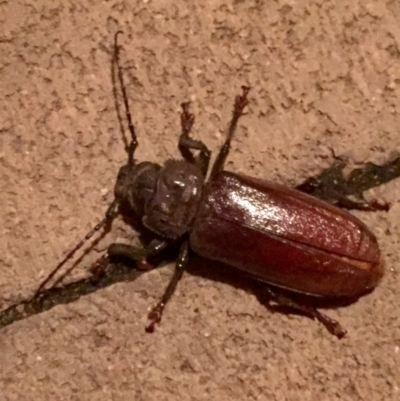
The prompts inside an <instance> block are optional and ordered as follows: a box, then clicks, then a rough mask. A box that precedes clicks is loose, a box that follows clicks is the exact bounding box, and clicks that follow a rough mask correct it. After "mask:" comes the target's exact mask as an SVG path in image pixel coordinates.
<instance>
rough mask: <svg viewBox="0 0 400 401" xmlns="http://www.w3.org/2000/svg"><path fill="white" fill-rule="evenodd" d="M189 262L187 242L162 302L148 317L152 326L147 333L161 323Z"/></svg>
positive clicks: (149, 326) (181, 251) (147, 328)
mask: <svg viewBox="0 0 400 401" xmlns="http://www.w3.org/2000/svg"><path fill="white" fill-rule="evenodd" d="M188 260H189V242H188V241H185V242H183V243H182V245H181V249H180V252H179V256H178V260H177V262H176V266H175V271H174V274H173V275H172V278H171V280H170V282H169V283H168V286H167V288H166V290H165V292H164V295H163V296H162V298H161V300H160V302H159V303H158V304H157V305H156V306H155V307H154V308H153V309H152V310H151V311H150V313H149V315H148V318H149V320H150V324H149V325H148V326H147V327H146V332H148V333H152V332H153V331H154V328H155V325H156V324H158V323H160V321H161V317H162V314H163V311H164V308H165V305H166V304H167V302H168V301H169V300H170V298H171V296H172V294H173V293H174V292H175V289H176V286H177V284H178V282H179V280H180V279H181V277H182V274H183V272H184V270H185V268H186V265H187V262H188Z"/></svg>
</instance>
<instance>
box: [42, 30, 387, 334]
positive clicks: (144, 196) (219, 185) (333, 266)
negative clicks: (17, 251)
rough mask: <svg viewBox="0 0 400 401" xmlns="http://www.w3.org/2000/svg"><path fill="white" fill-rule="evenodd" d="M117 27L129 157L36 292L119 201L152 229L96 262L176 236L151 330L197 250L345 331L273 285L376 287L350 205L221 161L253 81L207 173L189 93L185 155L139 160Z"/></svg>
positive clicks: (337, 289) (369, 251) (354, 293)
mask: <svg viewBox="0 0 400 401" xmlns="http://www.w3.org/2000/svg"><path fill="white" fill-rule="evenodd" d="M120 33H121V31H119V32H117V33H116V34H115V41H114V45H115V47H114V59H113V62H114V63H115V64H116V66H117V70H118V82H119V86H120V89H121V92H122V98H123V102H124V108H125V114H126V119H127V121H128V127H129V132H130V135H131V141H130V144H129V146H128V149H127V153H128V160H127V162H126V164H125V165H124V166H122V167H121V168H120V170H119V173H118V177H117V180H116V184H115V188H114V193H115V199H114V200H113V202H112V203H111V204H110V206H109V207H108V210H107V212H106V215H105V218H104V219H103V220H102V221H101V222H99V223H98V224H97V225H96V226H95V227H94V228H93V229H92V230H91V231H90V232H89V233H88V234H87V235H86V236H85V237H84V238H83V239H82V240H81V241H80V242H79V243H78V244H77V245H76V246H75V247H74V248H73V249H72V250H71V251H70V252H68V254H67V255H66V256H65V258H64V259H63V260H62V261H61V262H60V263H59V264H58V265H57V267H56V268H55V269H54V270H53V271H52V272H51V273H50V275H49V276H48V277H47V278H46V279H45V280H44V281H43V282H42V283H41V284H40V286H39V288H38V290H37V292H36V294H35V296H38V295H39V293H40V292H41V290H42V289H43V288H44V286H45V285H46V283H47V282H48V281H49V280H50V279H51V278H52V277H53V276H54V275H55V274H56V272H57V271H58V270H59V269H60V268H61V267H62V266H63V265H64V264H65V262H66V261H68V260H69V259H70V258H72V256H73V255H74V253H75V252H76V251H77V250H78V249H79V248H81V247H82V245H83V244H84V243H85V242H86V241H87V240H88V239H90V238H91V237H92V236H93V235H94V234H95V233H96V232H97V231H99V230H100V229H101V228H103V227H104V226H106V225H107V224H109V223H110V222H111V221H112V220H113V219H114V218H115V217H116V216H117V215H118V214H119V213H121V210H122V205H125V206H127V207H128V209H129V210H130V213H134V214H135V215H136V216H138V217H139V218H140V220H141V223H142V224H143V226H144V227H146V228H147V229H148V230H150V231H151V232H152V233H153V234H154V239H153V240H152V241H151V242H150V244H149V245H148V246H147V247H145V248H143V247H138V246H131V245H126V244H112V245H110V247H109V248H108V251H107V252H106V254H105V255H104V256H102V257H101V258H100V260H99V261H98V262H97V263H96V267H97V268H99V269H101V267H102V266H104V265H105V264H106V263H108V260H109V258H110V257H112V256H115V255H123V256H125V257H128V258H130V259H132V260H134V261H135V262H136V263H137V266H138V267H139V268H143V269H146V268H149V266H150V265H149V264H148V263H147V261H148V260H151V259H152V258H154V257H155V256H156V255H158V254H159V253H160V252H161V251H163V250H164V249H165V248H167V247H169V246H170V245H172V244H177V243H178V244H180V251H179V256H178V259H177V262H176V266H175V271H174V274H173V276H172V279H171V281H170V282H169V284H168V286H167V288H166V290H165V293H164V295H163V296H162V298H161V300H160V302H159V303H158V304H157V305H156V306H155V307H154V308H153V309H152V310H151V312H150V314H149V319H150V325H149V326H148V327H147V331H153V330H154V327H155V324H157V323H159V322H160V320H161V317H162V313H163V310H164V307H165V305H166V303H167V302H168V300H169V299H170V297H171V296H172V294H173V292H174V290H175V288H176V286H177V283H178V281H179V280H180V278H181V277H182V274H183V272H184V270H185V267H186V265H187V262H188V258H189V254H190V252H191V250H193V251H194V252H196V253H198V254H200V255H201V256H204V257H206V258H209V259H212V260H216V261H219V262H223V263H225V264H228V265H230V266H232V267H233V268H236V269H239V270H242V271H244V272H246V273H248V274H250V275H251V276H253V277H254V278H255V279H257V280H260V281H263V282H266V283H267V284H268V285H266V287H265V291H266V293H267V294H268V296H269V297H270V299H271V300H273V301H275V302H276V303H278V304H281V305H286V306H290V307H291V308H294V309H297V310H299V311H301V312H302V313H305V314H307V315H309V316H311V317H313V318H316V319H318V320H319V321H320V322H322V323H323V324H324V325H325V326H326V327H327V329H328V330H329V331H330V332H331V333H333V334H335V335H336V336H337V337H339V338H341V337H342V336H343V335H344V334H345V333H346V332H345V330H344V329H343V328H342V327H341V325H340V324H339V323H338V322H336V321H335V320H333V319H331V318H329V317H328V316H326V315H324V314H322V313H321V312H319V311H318V310H316V309H315V308H314V307H311V306H306V305H303V304H301V303H298V302H296V301H294V300H293V299H292V298H291V297H290V296H289V297H288V296H286V295H282V294H281V293H280V291H279V290H278V289H279V288H283V289H285V290H288V291H289V293H290V292H294V293H295V292H297V293H303V294H307V295H312V296H315V297H330V298H342V297H358V296H360V295H362V294H363V293H365V292H367V291H369V290H371V289H372V288H374V287H375V286H376V285H377V283H378V282H379V280H380V278H381V277H382V275H383V267H382V263H381V260H380V251H379V247H378V244H377V240H376V238H375V236H374V235H373V234H372V233H371V231H370V230H369V229H368V228H367V227H366V226H365V225H364V224H363V223H362V222H361V221H359V220H358V219H357V218H355V217H354V216H353V215H351V214H350V213H348V212H346V211H342V210H340V209H339V208H337V207H335V206H333V205H331V204H328V203H326V202H324V201H322V200H320V199H317V198H314V197H312V196H309V195H306V194H304V193H303V192H301V191H300V190H296V189H289V188H286V187H283V186H280V185H277V184H272V183H270V182H267V181H264V180H260V179H255V178H251V177H247V176H243V175H239V174H235V173H231V172H227V171H224V170H223V168H224V164H225V160H226V158H227V156H228V153H229V149H230V145H231V140H232V138H233V135H234V133H235V130H236V127H237V123H238V120H239V118H240V117H241V116H242V115H243V110H244V108H245V107H246V105H247V103H248V100H247V96H248V93H249V88H248V87H245V86H243V87H242V93H241V95H239V96H237V97H236V99H235V102H234V107H233V114H232V119H231V122H230V124H229V127H228V129H227V135H226V139H225V142H224V144H223V145H222V147H221V149H220V151H219V153H218V155H217V158H216V161H215V162H214V165H213V166H212V169H211V172H210V174H209V179H208V181H207V182H206V174H207V171H208V166H209V162H210V154H211V153H210V151H209V150H208V149H207V147H206V145H204V143H203V142H201V141H198V140H195V139H193V138H192V137H191V136H190V133H191V129H192V126H193V123H194V116H193V114H191V113H190V111H189V103H188V102H187V103H182V105H181V106H182V113H181V127H182V133H181V135H180V137H179V142H178V147H179V150H180V152H181V153H182V156H183V158H184V160H178V161H177V160H167V161H166V162H165V163H164V164H163V165H159V164H155V163H150V162H141V163H136V161H135V160H134V153H135V150H136V148H137V146H138V141H137V138H136V133H135V127H134V125H133V123H132V117H131V113H130V110H129V102H128V97H127V93H126V89H125V85H124V78H123V75H122V70H121V67H120V60H119V45H118V35H119V34H120ZM194 151H197V152H198V154H195V152H194ZM310 185H311V182H308V184H307V185H303V186H299V187H298V188H299V189H302V190H307V189H309V187H310ZM336 201H339V202H341V203H345V204H346V206H347V207H357V208H359V209H363V210H376V209H386V208H387V206H386V205H379V204H377V203H370V204H361V203H357V202H354V201H351V200H350V199H347V198H344V197H343V196H340V195H339V196H338V198H337V199H336Z"/></svg>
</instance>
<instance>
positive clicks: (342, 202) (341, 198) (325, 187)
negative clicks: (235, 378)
mask: <svg viewBox="0 0 400 401" xmlns="http://www.w3.org/2000/svg"><path fill="white" fill-rule="evenodd" d="M296 189H298V190H299V191H302V192H306V193H308V194H310V195H313V196H315V197H317V198H320V199H323V200H325V201H326V202H329V203H331V204H332V205H334V206H338V207H342V208H344V209H356V210H363V211H377V210H384V211H388V210H389V204H388V203H386V202H378V201H376V200H372V201H370V202H368V201H366V200H364V201H356V200H353V199H350V198H349V197H348V196H346V195H345V194H343V193H341V192H340V188H338V189H336V188H335V182H325V180H324V181H322V180H319V179H318V178H309V179H308V180H306V181H305V182H303V183H302V184H300V185H298V186H297V187H296Z"/></svg>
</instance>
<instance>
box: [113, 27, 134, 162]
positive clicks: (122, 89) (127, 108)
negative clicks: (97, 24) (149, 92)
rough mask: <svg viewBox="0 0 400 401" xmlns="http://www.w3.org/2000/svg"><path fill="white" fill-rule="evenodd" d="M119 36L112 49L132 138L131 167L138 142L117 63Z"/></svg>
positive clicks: (116, 36)
mask: <svg viewBox="0 0 400 401" xmlns="http://www.w3.org/2000/svg"><path fill="white" fill-rule="evenodd" d="M119 34H123V32H122V31H118V32H117V33H116V34H115V37H114V49H115V51H114V60H115V63H116V64H117V69H118V80H119V84H120V87H121V92H122V98H123V100H124V106H125V114H126V119H127V120H128V128H129V132H130V133H131V137H132V140H131V143H130V144H129V147H128V165H129V166H133V164H134V161H133V154H134V152H135V150H136V148H137V146H138V141H137V137H136V133H135V126H134V125H133V123H132V116H131V112H130V110H129V101H128V95H127V94H126V89H125V83H124V77H123V75H122V70H121V67H120V63H119V46H118V35H119Z"/></svg>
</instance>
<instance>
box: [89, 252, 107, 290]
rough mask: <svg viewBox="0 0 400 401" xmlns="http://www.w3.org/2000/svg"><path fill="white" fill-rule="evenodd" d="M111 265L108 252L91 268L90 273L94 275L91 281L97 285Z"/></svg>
mask: <svg viewBox="0 0 400 401" xmlns="http://www.w3.org/2000/svg"><path fill="white" fill-rule="evenodd" d="M109 263H110V257H109V255H108V252H106V253H105V254H104V255H102V256H100V257H99V258H98V259H97V260H96V261H95V262H94V263H93V265H92V266H91V267H90V269H89V271H90V273H91V274H92V275H91V277H90V281H91V282H92V283H97V282H98V281H99V280H100V278H101V277H103V276H104V274H105V272H106V270H107V267H108V266H109Z"/></svg>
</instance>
